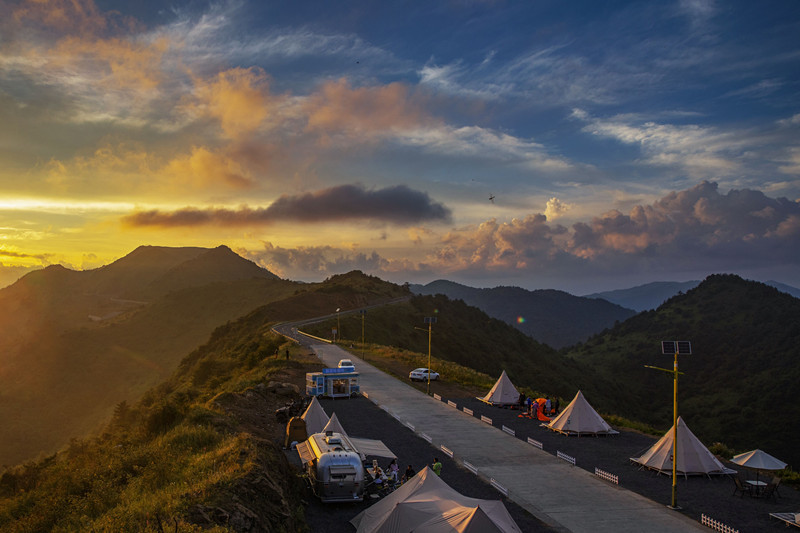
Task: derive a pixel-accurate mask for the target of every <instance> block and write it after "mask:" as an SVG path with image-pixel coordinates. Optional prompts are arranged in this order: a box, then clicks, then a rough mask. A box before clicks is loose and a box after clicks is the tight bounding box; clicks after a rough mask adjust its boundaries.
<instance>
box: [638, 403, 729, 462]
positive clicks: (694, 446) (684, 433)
mask: <svg viewBox="0 0 800 533" xmlns="http://www.w3.org/2000/svg"><path fill="white" fill-rule="evenodd" d="M674 427H675V426H673V427H672V428H670V430H669V431H667V432H666V433H665V434H664V436H663V437H661V439H660V440H659V441H658V442H656V443H655V444H654V445H653V446H652V447H651V448H650V449H649V450H647V452H645V454H644V455H642V456H641V457H637V458H633V457H632V458H631V461H633V462H634V463H638V464H640V465H642V466H643V467H645V468H650V469H652V470H658V471H659V472H661V473H664V474H672V435H673V429H674ZM676 470H677V472H678V473H679V474H683V475H684V476H687V475H702V474H705V475H712V474H716V475H718V474H733V473H735V472H736V471H735V470H731V469H729V468H725V467H724V466H723V465H722V463H720V462H719V460H718V459H717V458H716V457H714V454H712V453H711V452H710V451H708V448H706V447H705V446H704V445H703V443H702V442H700V440H699V439H698V438H697V437H695V436H694V433H692V432H691V431H690V430H689V428H688V427H687V426H686V423H685V422H684V421H683V418H681V417H678V460H677V465H676Z"/></svg>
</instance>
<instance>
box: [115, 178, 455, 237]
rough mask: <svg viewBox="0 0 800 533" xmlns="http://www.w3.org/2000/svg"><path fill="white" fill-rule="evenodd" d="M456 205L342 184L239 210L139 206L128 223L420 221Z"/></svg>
mask: <svg viewBox="0 0 800 533" xmlns="http://www.w3.org/2000/svg"><path fill="white" fill-rule="evenodd" d="M450 216H451V214H450V210H449V209H448V208H447V207H445V206H444V205H443V204H441V203H438V202H434V201H433V200H431V198H430V197H429V196H428V194H427V193H424V192H420V191H415V190H413V189H410V188H409V187H406V186H405V185H398V186H394V187H385V188H383V189H367V188H365V187H363V186H360V185H341V186H337V187H331V188H328V189H323V190H319V191H315V192H312V193H305V194H301V195H295V196H288V195H284V196H281V197H280V198H278V199H277V200H276V201H275V202H273V203H272V204H271V205H270V206H269V207H265V208H255V209H253V208H250V207H247V206H241V207H239V208H238V209H227V208H207V209H199V208H193V207H187V208H185V209H180V210H177V211H173V212H163V211H160V210H150V211H139V212H136V213H133V214H131V215H128V216H127V217H125V218H124V219H123V222H124V223H125V224H126V225H128V226H161V227H175V226H198V225H208V224H218V225H223V226H244V225H269V224H276V223H281V222H299V223H303V224H315V223H316V224H318V223H324V222H343V221H344V222H347V221H358V220H371V221H374V222H380V223H391V224H400V225H406V224H416V223H419V222H423V221H428V222H447V221H449V220H450Z"/></svg>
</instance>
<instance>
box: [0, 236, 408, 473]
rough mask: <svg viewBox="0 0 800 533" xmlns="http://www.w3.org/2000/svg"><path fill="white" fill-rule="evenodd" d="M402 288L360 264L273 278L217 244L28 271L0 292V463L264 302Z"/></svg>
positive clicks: (378, 294) (70, 426) (57, 435)
mask: <svg viewBox="0 0 800 533" xmlns="http://www.w3.org/2000/svg"><path fill="white" fill-rule="evenodd" d="M137 272H138V275H137ZM404 295H408V292H407V291H406V290H405V289H403V288H402V287H399V286H397V285H394V284H390V283H386V282H383V281H381V280H379V279H378V278H371V277H368V276H364V275H363V274H361V273H354V274H353V275H343V276H334V277H333V278H331V279H330V280H328V282H327V283H325V284H306V283H297V282H292V281H286V280H281V279H278V278H277V277H276V276H274V275H273V274H271V273H269V272H268V271H266V270H264V269H262V268H260V267H258V266H257V265H255V264H254V263H252V262H250V261H247V260H245V259H243V258H242V257H240V256H238V255H236V254H235V253H233V252H232V251H231V250H230V249H228V248H226V247H218V248H214V249H210V250H209V249H202V248H163V247H140V248H137V249H136V250H134V251H133V252H132V253H131V254H129V255H128V256H126V257H124V258H122V259H120V260H118V261H116V262H114V263H112V264H110V265H107V266H105V267H103V268H101V269H97V270H93V271H84V272H76V271H71V270H67V269H65V268H63V267H49V268H47V269H44V270H41V271H37V272H32V273H31V274H28V275H27V276H25V277H24V278H22V279H21V280H20V281H18V282H17V283H15V284H14V285H12V286H11V287H8V288H6V289H2V290H0V329H1V330H2V331H3V332H7V334H5V333H4V335H2V336H0V426H2V427H3V438H2V439H0V465H12V464H16V463H19V462H22V461H24V460H27V459H30V458H33V457H36V456H37V455H38V454H40V453H52V452H53V451H55V450H57V449H58V448H60V447H61V446H63V445H64V444H66V443H67V442H68V441H69V439H70V438H72V437H77V436H81V435H85V434H86V433H87V432H89V431H92V430H94V429H95V428H96V427H97V426H98V425H99V424H100V423H101V422H102V421H103V420H105V419H106V418H107V417H108V416H109V415H110V414H111V409H112V406H113V405H115V404H117V403H119V402H121V401H123V400H126V401H129V402H130V401H134V400H136V399H138V398H139V397H140V396H141V394H142V393H144V392H145V391H146V390H147V389H149V388H150V387H153V386H155V385H156V384H158V383H160V382H161V381H163V380H164V379H166V378H167V377H169V375H170V374H171V373H172V372H173V371H174V370H175V368H176V366H177V365H178V363H179V362H180V360H181V359H182V358H183V357H184V356H185V355H186V354H187V353H189V352H190V351H192V350H193V349H195V348H196V347H197V346H199V345H200V344H201V343H202V342H203V341H204V340H205V339H207V338H208V336H209V335H210V334H211V332H212V331H214V328H216V327H217V326H219V325H220V324H224V323H226V322H228V321H231V320H236V319H237V318H239V317H241V316H243V315H245V314H247V313H249V312H251V311H252V310H254V309H257V308H259V307H261V306H263V305H265V304H267V303H270V302H275V301H283V303H282V306H281V318H283V319H294V318H303V317H307V316H314V314H315V313H317V314H323V313H326V312H332V311H333V310H335V309H336V308H337V307H340V308H343V309H351V308H354V307H359V306H363V305H367V304H369V303H374V302H375V301H378V300H380V299H392V298H397V297H401V296H404ZM289 297H293V298H290V299H288V300H287V298H289Z"/></svg>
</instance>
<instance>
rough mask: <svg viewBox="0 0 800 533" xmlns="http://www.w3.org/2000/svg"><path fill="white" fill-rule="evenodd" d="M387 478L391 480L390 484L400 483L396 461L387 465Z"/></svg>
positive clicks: (393, 460)
mask: <svg viewBox="0 0 800 533" xmlns="http://www.w3.org/2000/svg"><path fill="white" fill-rule="evenodd" d="M389 478H390V479H391V480H392V484H397V483H398V482H399V481H400V467H399V466H397V459H392V462H391V463H389Z"/></svg>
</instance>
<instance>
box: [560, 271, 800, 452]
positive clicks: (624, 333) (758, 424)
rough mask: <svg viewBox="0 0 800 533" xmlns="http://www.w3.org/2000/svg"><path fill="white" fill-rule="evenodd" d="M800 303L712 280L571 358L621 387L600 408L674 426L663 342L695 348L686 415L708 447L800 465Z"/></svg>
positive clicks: (683, 393) (685, 380) (687, 368)
mask: <svg viewBox="0 0 800 533" xmlns="http://www.w3.org/2000/svg"><path fill="white" fill-rule="evenodd" d="M797 317H800V300H798V299H796V298H793V297H791V296H789V295H787V294H783V293H780V292H778V291H777V290H776V289H773V288H771V287H768V286H766V285H763V284H761V283H756V282H750V281H745V280H742V279H741V278H738V277H736V276H711V277H709V278H708V279H707V280H706V281H704V282H703V283H701V284H700V285H699V286H698V287H697V288H695V289H693V290H691V291H689V292H688V293H686V294H685V295H679V296H676V297H674V298H672V299H670V300H669V301H667V302H666V303H665V304H664V305H662V306H661V307H659V308H658V309H657V310H655V311H650V312H645V313H642V314H640V315H637V316H636V317H634V318H632V319H630V320H628V321H626V322H624V323H623V324H620V325H619V326H617V327H615V328H612V329H611V330H609V331H608V332H606V333H604V334H601V335H598V336H595V337H594V338H592V339H590V340H589V341H587V342H586V343H584V344H583V345H581V346H578V347H576V348H575V349H573V350H571V351H570V352H569V355H570V356H572V357H574V358H576V359H578V360H580V361H582V362H584V363H587V364H589V365H591V367H592V368H594V369H596V370H597V371H598V372H599V373H600V375H601V376H602V377H603V378H604V382H605V383H613V384H614V386H612V387H611V388H609V389H608V390H606V391H603V392H604V393H605V394H604V395H603V396H602V397H600V398H598V401H597V403H598V404H599V405H598V407H599V408H601V409H604V410H606V411H610V412H615V413H619V414H622V415H625V416H628V417H631V418H635V419H638V420H642V421H645V422H647V423H650V424H653V425H657V426H661V427H664V428H665V429H666V428H667V427H669V426H670V425H671V424H672V379H671V376H670V375H669V374H667V373H664V372H659V371H656V370H651V369H647V368H645V367H644V365H652V366H658V367H662V368H663V367H666V368H671V367H672V361H673V357H672V356H668V355H666V356H665V355H661V347H660V341H661V340H689V341H691V342H692V349H693V352H694V354H693V355H687V356H682V357H680V358H679V369H680V370H681V371H682V372H685V374H684V375H682V376H680V378H679V382H678V383H679V391H678V394H679V412H680V414H681V415H682V416H683V417H684V418H685V420H686V421H687V423H688V424H689V427H690V428H691V429H692V431H693V432H694V433H695V434H696V435H697V436H698V437H699V438H700V439H701V440H702V441H704V442H706V443H711V442H716V441H721V442H724V443H725V444H727V445H728V446H730V447H732V448H734V449H736V450H737V451H740V452H743V451H747V450H751V449H755V448H761V449H765V450H767V451H769V453H772V454H773V455H776V456H778V457H781V458H782V459H783V460H784V461H787V462H789V463H790V464H795V465H797V464H800V455H799V454H798V452H797V450H798V448H797V447H796V446H795V444H794V443H795V442H797V439H798V438H800V426H798V425H797V420H798V419H800V404H798V403H797V402H796V398H795V397H794V390H795V389H796V384H797V383H798V382H800V365H798V361H797V347H798V346H800V323H799V322H798V320H797Z"/></svg>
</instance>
